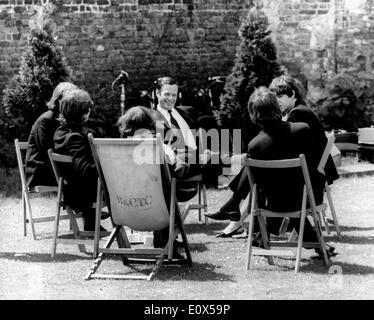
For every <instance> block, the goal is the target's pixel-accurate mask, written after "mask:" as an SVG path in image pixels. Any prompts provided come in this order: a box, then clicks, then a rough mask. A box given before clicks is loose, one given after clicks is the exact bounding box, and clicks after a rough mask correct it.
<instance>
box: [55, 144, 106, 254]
mask: <svg viewBox="0 0 374 320" xmlns="http://www.w3.org/2000/svg"><path fill="white" fill-rule="evenodd" d="M48 156H49V159H50V161H51V164H52V168H53V172H54V174H55V177H56V180H57V208H56V215H55V216H54V221H55V224H54V231H53V241H52V249H51V257H52V258H54V257H55V255H56V249H57V244H73V245H77V246H78V248H79V251H80V252H83V253H87V251H86V248H85V245H92V246H93V245H94V238H93V236H94V231H81V230H80V229H79V226H78V223H77V219H78V218H82V214H81V213H79V212H78V213H76V212H75V211H74V210H73V209H72V208H70V207H69V206H68V205H67V204H66V203H64V199H63V185H64V183H65V178H64V176H63V175H62V174H61V170H60V168H61V166H62V165H65V166H66V165H71V166H72V165H73V160H72V158H71V157H70V156H66V155H61V154H58V153H54V152H53V151H52V149H49V150H48ZM92 207H96V203H93V204H92ZM61 209H64V210H65V211H66V217H67V218H68V219H70V226H71V229H72V231H73V236H74V238H73V239H72V238H68V237H66V234H63V235H60V234H59V227H60V221H61ZM100 215H101V210H100ZM108 235H110V233H109V232H100V236H102V237H103V236H108ZM88 237H91V238H90V239H89V238H88Z"/></svg>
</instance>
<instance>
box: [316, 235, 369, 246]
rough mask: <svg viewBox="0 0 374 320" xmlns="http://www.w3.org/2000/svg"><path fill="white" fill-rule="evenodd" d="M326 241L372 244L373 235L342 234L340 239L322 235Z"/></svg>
mask: <svg viewBox="0 0 374 320" xmlns="http://www.w3.org/2000/svg"><path fill="white" fill-rule="evenodd" d="M323 238H324V239H325V241H326V242H329V241H333V242H336V243H351V244H374V237H372V236H370V237H362V236H347V235H346V234H343V235H342V239H339V238H338V237H336V236H324V237H323Z"/></svg>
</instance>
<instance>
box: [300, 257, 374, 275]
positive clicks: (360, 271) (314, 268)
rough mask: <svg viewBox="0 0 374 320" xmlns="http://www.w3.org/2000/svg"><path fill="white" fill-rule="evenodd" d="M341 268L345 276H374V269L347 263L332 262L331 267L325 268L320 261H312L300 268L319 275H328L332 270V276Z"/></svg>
mask: <svg viewBox="0 0 374 320" xmlns="http://www.w3.org/2000/svg"><path fill="white" fill-rule="evenodd" d="M336 266H339V267H341V270H342V274H343V275H367V274H374V267H370V266H366V265H360V264H356V263H346V262H340V261H339V262H334V261H331V265H330V267H328V268H327V267H325V266H323V264H322V261H320V260H312V261H311V263H310V264H308V265H306V266H303V267H302V268H300V271H302V272H311V273H318V274H328V273H329V270H331V272H330V273H331V274H334V272H333V270H336V269H335V268H332V267H336Z"/></svg>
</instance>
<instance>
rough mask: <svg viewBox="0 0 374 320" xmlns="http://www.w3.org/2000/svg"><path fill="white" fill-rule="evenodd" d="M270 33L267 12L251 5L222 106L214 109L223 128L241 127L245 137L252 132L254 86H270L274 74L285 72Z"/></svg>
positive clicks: (241, 33) (243, 26)
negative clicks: (249, 106)
mask: <svg viewBox="0 0 374 320" xmlns="http://www.w3.org/2000/svg"><path fill="white" fill-rule="evenodd" d="M270 33H271V31H270V30H269V23H268V19H267V17H266V16H265V14H264V12H263V11H262V10H261V9H258V8H255V7H254V8H252V9H251V10H250V11H249V13H248V15H247V17H246V18H245V20H244V21H243V22H242V25H241V26H240V28H239V36H240V39H241V43H240V45H239V46H238V49H237V53H236V58H235V65H234V67H233V69H232V72H231V74H230V75H229V76H228V78H227V80H226V84H225V88H224V91H225V93H224V95H223V96H222V98H221V105H220V109H219V110H218V111H217V112H215V116H216V118H217V121H218V123H219V125H220V127H222V128H230V129H232V128H239V129H242V138H244V139H245V140H246V136H247V134H249V131H250V129H249V128H248V127H249V125H250V120H249V115H248V111H247V102H248V99H249V97H250V95H251V94H252V93H253V91H254V89H255V88H257V87H259V86H268V85H269V84H270V82H271V80H272V79H273V78H274V77H276V76H279V75H280V74H281V73H282V71H281V68H280V65H279V64H278V63H277V62H276V59H277V54H276V48H275V45H274V44H273V42H272V40H271V37H270ZM243 130H244V132H243ZM243 133H244V134H243ZM247 137H248V136H247ZM249 138H250V137H248V139H249Z"/></svg>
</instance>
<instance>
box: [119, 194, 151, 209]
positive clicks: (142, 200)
mask: <svg viewBox="0 0 374 320" xmlns="http://www.w3.org/2000/svg"><path fill="white" fill-rule="evenodd" d="M117 200H118V203H119V204H121V205H122V206H124V207H128V208H139V207H146V206H149V205H151V204H152V196H141V197H133V198H128V199H123V198H122V197H121V196H119V195H117Z"/></svg>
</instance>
